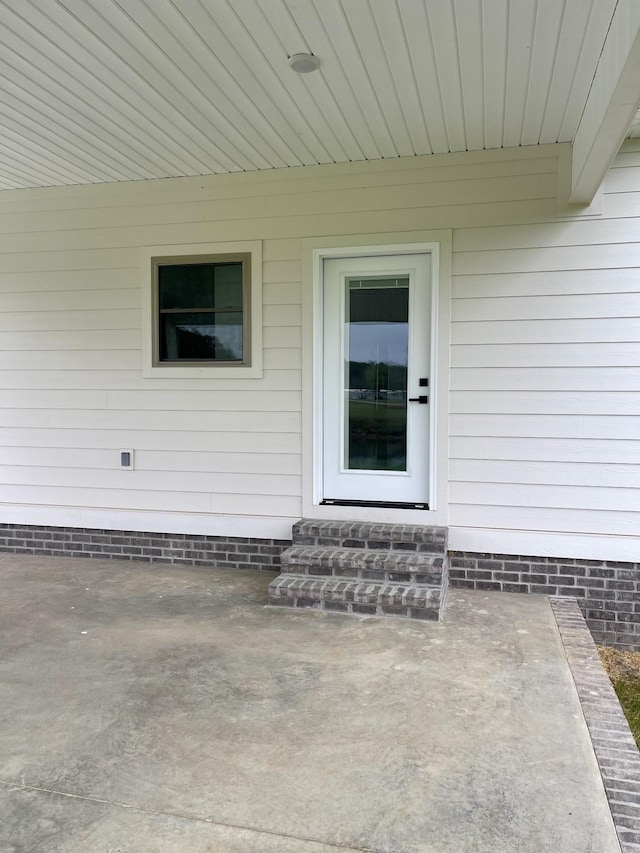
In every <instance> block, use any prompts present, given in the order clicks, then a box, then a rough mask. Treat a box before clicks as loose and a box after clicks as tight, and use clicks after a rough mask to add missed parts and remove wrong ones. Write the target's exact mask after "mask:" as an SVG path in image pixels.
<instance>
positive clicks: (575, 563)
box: [449, 551, 640, 649]
mask: <svg viewBox="0 0 640 853" xmlns="http://www.w3.org/2000/svg"><path fill="white" fill-rule="evenodd" d="M449 558H450V568H449V583H450V585H451V586H453V587H469V588H472V589H486V590H502V591H503V592H525V593H539V594H542V595H560V596H566V595H570V596H574V597H575V598H576V599H577V601H578V604H579V606H580V609H581V611H582V613H583V614H584V616H585V618H586V620H587V624H588V626H589V629H590V630H591V633H592V634H593V637H594V639H595V641H596V642H597V643H603V644H606V645H611V646H617V647H618V648H620V649H640V563H621V562H613V561H604V560H578V559H576V560H570V559H566V558H564V557H521V556H514V555H512V554H475V553H470V552H466V551H451V552H450V554H449Z"/></svg>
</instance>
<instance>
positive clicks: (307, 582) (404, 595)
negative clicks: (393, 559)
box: [269, 573, 444, 620]
mask: <svg viewBox="0 0 640 853" xmlns="http://www.w3.org/2000/svg"><path fill="white" fill-rule="evenodd" d="M443 594H444V593H443V589H442V588H441V587H440V586H425V585H420V586H418V585H415V584H406V583H404V584H403V583H386V582H383V583H375V582H372V581H363V580H355V579H348V580H344V579H342V580H341V579H339V578H311V577H308V576H306V575H299V574H287V573H283V574H281V575H278V577H277V578H275V579H274V580H273V581H271V583H270V584H269V604H271V605H275V606H277V607H283V606H284V607H304V608H307V609H313V610H330V611H334V612H340V613H354V614H365V615H369V616H406V617H408V618H410V619H423V620H437V619H438V618H439V613H440V604H441V600H442V596H443Z"/></svg>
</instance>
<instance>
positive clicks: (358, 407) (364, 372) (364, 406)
mask: <svg viewBox="0 0 640 853" xmlns="http://www.w3.org/2000/svg"><path fill="white" fill-rule="evenodd" d="M344 334H345V367H344V388H345V392H344V394H345V407H344V408H345V425H344V427H345V451H344V456H345V458H344V467H345V469H350V470H354V469H357V470H369V471H406V470H407V365H408V355H409V278H408V276H406V277H401V278H390V277H379V278H374V277H372V278H366V279H364V278H347V279H346V311H345V330H344Z"/></svg>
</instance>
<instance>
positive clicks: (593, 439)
mask: <svg viewBox="0 0 640 853" xmlns="http://www.w3.org/2000/svg"><path fill="white" fill-rule="evenodd" d="M634 146H635V148H636V149H637V150H638V151H640V146H638V144H637V143H629V144H628V145H627V146H625V151H627V152H630V149H631V148H633V147H634ZM632 157H633V158H634V159H631V158H632ZM632 163H633V164H636V163H638V164H640V158H639V156H638V153H636V154H635V155H632V154H630V153H624V154H621V155H620V157H619V160H618V162H616V163H614V165H613V168H612V169H611V171H610V173H609V175H608V177H607V181H606V183H605V195H604V198H603V208H604V211H605V214H604V215H603V216H602V217H596V218H593V219H585V220H584V221H578V220H576V221H572V222H557V223H540V224H529V225H521V224H514V225H509V226H493V225H492V224H488V225H486V226H483V227H479V228H470V229H464V230H462V229H461V230H459V231H456V232H454V262H453V263H454V280H453V302H452V351H451V418H450V484H449V490H450V491H449V494H450V523H451V525H452V528H453V530H452V539H453V541H454V543H455V544H457V546H458V548H460V549H461V550H462V549H465V548H467V547H469V548H475V549H476V550H492V551H502V552H506V553H514V552H515V553H535V554H541V555H543V554H549V555H554V554H559V555H565V556H568V557H571V556H576V557H577V556H587V557H588V556H592V557H594V558H595V557H600V558H609V559H629V560H635V559H637V555H638V551H639V547H640V479H639V472H640V467H639V465H640V242H639V238H638V234H639V233H640V219H638V217H639V216H640V193H638V192H637V191H634V190H633V187H634V181H635V185H636V186H637V188H638V189H640V183H639V182H638V178H637V174H638V173H636V172H635V171H634V169H633V168H629V167H630V165H631V164H632ZM620 172H626V173H628V172H632V173H633V174H632V175H628V176H627V177H628V178H629V180H620V177H619V173H620ZM632 194H634V204H632V203H631V199H630V196H631V195H632ZM621 197H622V201H623V204H624V213H622V212H619V209H618V210H616V207H617V205H618V203H619V202H620V200H621ZM616 214H617V215H618V216H621V217H624V218H612V217H613V216H616ZM490 529H492V532H489V530H490ZM566 534H571V536H567V535H566ZM536 548H537V549H536ZM572 549H573V550H572Z"/></svg>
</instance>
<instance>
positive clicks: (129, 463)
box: [120, 450, 134, 471]
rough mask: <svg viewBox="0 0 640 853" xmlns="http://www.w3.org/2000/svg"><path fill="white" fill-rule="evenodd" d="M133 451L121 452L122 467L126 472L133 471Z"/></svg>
mask: <svg viewBox="0 0 640 853" xmlns="http://www.w3.org/2000/svg"><path fill="white" fill-rule="evenodd" d="M133 461H134V459H133V450H120V467H121V468H123V469H124V470H125V471H133Z"/></svg>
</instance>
